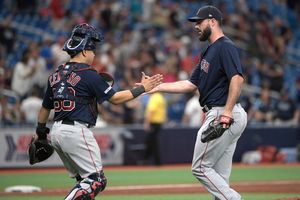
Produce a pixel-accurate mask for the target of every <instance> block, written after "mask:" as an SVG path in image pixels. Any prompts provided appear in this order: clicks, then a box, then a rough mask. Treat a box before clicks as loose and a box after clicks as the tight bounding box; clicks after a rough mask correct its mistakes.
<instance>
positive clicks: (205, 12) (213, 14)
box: [188, 6, 222, 23]
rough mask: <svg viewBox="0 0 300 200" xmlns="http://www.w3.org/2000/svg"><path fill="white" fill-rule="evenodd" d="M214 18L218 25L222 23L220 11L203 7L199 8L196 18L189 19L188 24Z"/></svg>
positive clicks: (211, 7) (210, 7)
mask: <svg viewBox="0 0 300 200" xmlns="http://www.w3.org/2000/svg"><path fill="white" fill-rule="evenodd" d="M212 18H215V19H216V20H217V21H219V23H221V22H222V13H221V11H220V10H219V9H218V8H216V7H214V6H203V7H201V8H199V10H198V12H197V14H196V16H193V17H190V18H189V19H188V20H189V21H190V22H197V21H200V20H204V19H212Z"/></svg>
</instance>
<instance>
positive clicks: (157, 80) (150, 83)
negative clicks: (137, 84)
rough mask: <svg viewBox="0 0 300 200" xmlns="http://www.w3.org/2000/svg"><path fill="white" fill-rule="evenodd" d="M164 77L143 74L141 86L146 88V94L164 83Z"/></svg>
mask: <svg viewBox="0 0 300 200" xmlns="http://www.w3.org/2000/svg"><path fill="white" fill-rule="evenodd" d="M162 80H163V76H162V75H161V74H155V75H153V76H150V77H149V76H146V75H145V74H144V73H142V80H141V85H143V86H144V88H145V92H148V91H150V90H152V89H153V88H155V87H156V86H158V85H159V84H161V83H162Z"/></svg>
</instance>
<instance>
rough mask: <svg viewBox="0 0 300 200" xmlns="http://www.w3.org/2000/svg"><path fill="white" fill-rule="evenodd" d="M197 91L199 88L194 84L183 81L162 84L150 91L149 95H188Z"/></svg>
mask: <svg viewBox="0 0 300 200" xmlns="http://www.w3.org/2000/svg"><path fill="white" fill-rule="evenodd" d="M196 89H197V86H196V85H194V84H193V83H192V82H190V81H189V80H183V81H176V82H172V83H162V84H160V85H158V86H156V87H155V88H153V89H152V90H151V91H149V92H148V94H152V93H155V92H167V93H188V92H194V91H195V90H196Z"/></svg>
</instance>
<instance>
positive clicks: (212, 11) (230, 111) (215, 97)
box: [148, 6, 247, 200]
mask: <svg viewBox="0 0 300 200" xmlns="http://www.w3.org/2000/svg"><path fill="white" fill-rule="evenodd" d="M189 21H191V22H194V23H195V29H196V32H197V33H198V34H199V40H200V41H206V40H208V42H209V46H208V48H207V49H206V51H204V53H203V54H202V55H201V60H200V62H199V63H198V65H196V67H195V69H194V71H193V72H192V74H191V76H190V79H189V80H181V81H177V82H171V83H162V84H160V85H158V86H157V87H155V88H154V89H153V90H151V91H150V92H148V93H154V92H169V93H187V92H193V91H195V90H197V89H198V91H199V93H200V98H199V102H200V105H201V106H202V107H203V111H204V112H205V114H206V118H205V121H204V123H203V125H202V127H201V128H200V130H199V131H198V135H197V139H196V143H195V149H194V156H193V161H192V173H193V175H194V176H195V177H196V178H197V179H198V180H199V181H200V182H201V183H202V184H203V185H204V187H205V188H206V189H207V190H208V191H209V192H210V193H211V194H212V195H213V198H214V199H215V200H217V199H218V200H225V199H234V200H240V199H241V195H240V194H239V193H238V192H236V191H235V190H234V189H232V188H231V187H230V186H229V177H230V173H231V167H232V157H233V153H234V151H235V147H236V144H237V141H238V139H239V137H240V136H241V134H242V132H243V131H244V129H245V127H246V124H247V113H246V112H245V111H244V109H243V108H242V106H241V105H240V104H239V103H237V101H238V98H239V96H240V93H241V89H242V85H243V82H244V78H243V75H242V66H241V62H240V58H239V52H238V49H237V48H236V46H235V45H234V43H233V42H232V41H231V40H230V39H229V38H228V37H226V36H225V35H224V34H223V31H222V28H221V25H222V13H221V12H220V11H219V9H217V8H216V7H214V6H204V7H202V8H200V9H199V10H198V12H197V15H196V16H194V17H191V18H189ZM221 115H222V117H225V118H233V119H234V123H233V124H231V126H230V127H229V126H228V124H226V123H225V124H223V126H224V127H226V128H228V129H227V130H226V131H225V132H224V134H223V135H222V136H221V137H219V138H217V139H215V140H212V141H210V142H207V143H202V142H201V135H202V133H203V131H204V130H206V129H207V128H208V126H209V124H210V122H212V120H214V119H216V118H219V117H220V116H221ZM220 119H221V118H220Z"/></svg>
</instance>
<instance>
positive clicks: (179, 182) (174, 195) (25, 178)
mask: <svg viewBox="0 0 300 200" xmlns="http://www.w3.org/2000/svg"><path fill="white" fill-rule="evenodd" d="M104 170H105V174H106V176H107V178H108V186H107V188H106V190H105V191H104V192H103V193H101V195H98V196H97V198H96V199H103V200H117V199H118V200H120V199H122V200H206V199H211V198H210V195H209V194H208V193H207V192H206V190H205V189H204V188H203V187H202V186H201V185H200V184H199V183H198V182H197V180H196V179H195V178H194V177H193V176H192V174H191V170H190V165H166V166H161V167H148V166H132V167H128V166H120V167H119V166H118V167H115V166H114V167H105V168H104ZM0 180H1V181H0V191H1V192H0V200H29V199H30V200H54V199H63V197H64V195H66V194H67V193H68V191H69V189H70V188H72V187H73V185H74V182H73V180H72V179H70V178H69V177H68V174H67V172H66V171H65V170H64V169H14V170H12V169H5V170H3V169H2V170H0ZM14 185H33V186H38V187H41V188H42V191H41V192H35V193H5V192H4V190H5V188H6V187H9V186H14ZM231 185H232V187H233V188H235V189H236V190H238V191H239V192H240V193H241V194H242V196H243V198H244V200H279V199H285V200H287V199H289V200H292V199H293V200H295V199H299V200H300V164H289V165H282V164H278V165H275V164H274V165H255V166H245V165H234V167H233V170H232V176H231Z"/></svg>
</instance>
